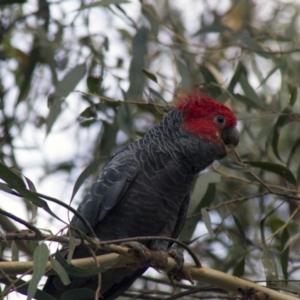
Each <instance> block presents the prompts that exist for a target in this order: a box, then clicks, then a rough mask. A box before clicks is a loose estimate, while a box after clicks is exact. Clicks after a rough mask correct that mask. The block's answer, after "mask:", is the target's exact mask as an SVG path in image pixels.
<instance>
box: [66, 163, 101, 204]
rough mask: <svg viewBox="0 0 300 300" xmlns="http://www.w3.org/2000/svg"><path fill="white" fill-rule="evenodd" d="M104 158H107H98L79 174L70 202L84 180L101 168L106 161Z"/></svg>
mask: <svg viewBox="0 0 300 300" xmlns="http://www.w3.org/2000/svg"><path fill="white" fill-rule="evenodd" d="M104 159H105V158H104V157H100V158H98V159H96V160H95V161H93V162H92V163H91V164H89V165H88V166H87V167H86V168H85V169H84V170H83V171H82V172H81V174H80V175H79V177H78V178H77V180H76V182H75V184H74V187H73V192H72V196H71V199H70V202H72V200H73V198H74V196H75V195H76V193H77V192H78V190H79V188H80V187H81V185H82V184H83V183H84V181H85V180H86V179H87V178H88V177H89V176H90V175H91V174H93V173H94V172H95V171H96V170H97V169H98V168H99V166H100V164H101V163H102V162H103V161H104Z"/></svg>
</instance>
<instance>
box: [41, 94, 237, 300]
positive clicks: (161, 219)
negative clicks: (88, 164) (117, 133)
mask: <svg viewBox="0 0 300 300" xmlns="http://www.w3.org/2000/svg"><path fill="white" fill-rule="evenodd" d="M238 143H239V132H238V129H237V118H236V116H235V114H234V113H233V112H232V111H231V110H230V109H229V108H228V107H226V106H225V105H223V104H222V103H219V102H217V101H215V100H213V99H212V98H211V97H209V96H207V95H206V94H203V93H202V92H201V91H199V90H190V91H187V92H183V93H181V94H179V95H178V96H177V103H176V105H175V107H174V108H173V109H172V110H170V111H169V113H168V114H166V116H165V117H164V118H163V120H162V121H161V122H160V123H158V124H157V125H155V126H154V127H153V128H152V129H150V130H149V131H148V132H147V133H146V134H145V135H144V136H143V137H142V138H140V139H138V140H136V141H134V142H132V143H131V144H129V145H128V146H125V147H124V148H122V149H121V150H119V151H118V152H117V153H115V154H114V155H113V156H112V157H110V158H109V159H108V161H107V162H106V163H105V165H104V167H103V168H102V170H101V171H100V173H99V175H98V177H97V179H96V181H95V182H94V183H93V184H92V185H91V187H90V189H89V191H88V192H87V194H86V195H85V196H84V198H83V200H82V202H81V203H80V204H79V207H78V212H80V213H81V214H82V215H83V216H84V217H85V219H86V220H87V221H88V222H89V224H90V226H91V227H92V229H93V230H94V232H95V234H96V236H97V237H98V238H99V239H100V240H102V241H108V240H115V239H122V238H130V237H138V236H162V237H171V238H174V239H177V238H178V236H179V234H180V232H181V230H182V228H183V225H184V221H185V218H186V214H187V208H188V205H189V200H190V194H191V187H192V184H193V181H194V179H195V177H196V175H198V174H199V173H200V172H201V171H203V170H204V169H206V168H207V167H208V166H209V165H210V164H212V163H213V162H214V161H215V160H220V159H222V158H224V157H225V156H226V155H227V153H228V152H229V150H230V149H232V148H235V147H236V146H237V145H238ZM71 222H72V226H74V227H76V228H78V229H79V230H80V231H82V232H83V233H85V234H88V230H87V228H86V226H85V225H84V224H83V223H82V222H81V220H80V219H79V218H78V217H77V216H76V215H75V216H74V217H73V219H72V221H71ZM141 243H142V244H143V245H144V246H146V247H148V248H149V249H150V250H153V251H164V252H166V251H168V249H169V248H170V247H171V245H172V244H171V243H170V242H169V241H164V240H152V241H151V240H148V241H142V242H141ZM87 256H90V252H89V251H88V249H87V247H86V246H83V245H79V246H77V248H76V249H75V251H74V254H73V258H81V257H87ZM147 268H148V266H142V267H140V268H138V269H137V270H132V269H126V268H119V269H113V270H109V271H106V272H104V273H102V275H101V291H100V293H101V296H100V298H99V299H102V300H113V299H116V298H117V297H119V296H120V295H122V294H123V293H124V292H125V291H126V290H127V289H128V288H129V287H130V286H131V285H132V284H133V282H134V281H135V279H136V278H138V277H139V276H141V275H142V274H143V273H144V272H145V271H146V270H147ZM97 286H98V277H97V276H92V277H89V278H76V277H72V278H71V284H70V285H69V286H64V285H63V284H62V283H61V281H60V279H59V277H58V276H57V275H56V276H55V275H51V276H49V277H48V280H47V282H46V284H45V287H44V291H45V292H46V293H49V294H50V295H52V296H54V297H55V298H57V299H59V298H60V297H61V295H62V294H63V293H64V292H66V291H68V290H72V289H78V288H88V289H90V290H93V291H95V290H96V289H97ZM87 299H88V297H87ZM91 299H92V298H91Z"/></svg>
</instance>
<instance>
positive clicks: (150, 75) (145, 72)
mask: <svg viewBox="0 0 300 300" xmlns="http://www.w3.org/2000/svg"><path fill="white" fill-rule="evenodd" d="M142 72H143V73H144V74H145V75H146V76H147V77H148V78H149V79H150V80H152V81H154V82H156V83H157V78H156V76H155V75H154V74H153V73H151V72H149V71H148V70H146V69H143V70H142Z"/></svg>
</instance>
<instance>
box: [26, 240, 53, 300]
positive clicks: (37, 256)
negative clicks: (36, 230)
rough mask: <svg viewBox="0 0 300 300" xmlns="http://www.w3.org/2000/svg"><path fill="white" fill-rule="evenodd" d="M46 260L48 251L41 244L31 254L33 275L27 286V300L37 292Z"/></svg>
mask: <svg viewBox="0 0 300 300" xmlns="http://www.w3.org/2000/svg"><path fill="white" fill-rule="evenodd" d="M48 258H49V249H48V247H47V246H46V245H45V244H44V243H42V244H40V245H39V246H38V247H37V248H36V249H35V250H34V253H33V273H32V278H31V280H30V282H29V285H28V294H27V296H28V297H27V300H30V299H32V298H33V297H34V295H35V293H36V291H37V286H38V284H39V282H40V280H41V278H42V276H43V275H44V273H45V270H46V266H47V262H48Z"/></svg>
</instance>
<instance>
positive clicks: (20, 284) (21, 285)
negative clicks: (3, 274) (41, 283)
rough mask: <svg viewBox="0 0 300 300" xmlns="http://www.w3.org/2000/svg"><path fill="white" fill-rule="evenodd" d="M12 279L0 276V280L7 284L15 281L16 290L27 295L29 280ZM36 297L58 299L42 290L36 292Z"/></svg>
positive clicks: (46, 299)
mask: <svg viewBox="0 0 300 300" xmlns="http://www.w3.org/2000/svg"><path fill="white" fill-rule="evenodd" d="M10 279H11V280H12V282H11V281H9V280H8V279H7V278H0V282H1V283H3V284H5V285H6V286H11V284H12V283H13V287H14V290H16V291H17V292H18V293H20V294H22V295H25V296H27V289H28V284H29V283H28V282H26V281H24V280H22V279H21V278H13V277H10ZM35 299H37V300H56V298H54V297H52V296H50V295H49V294H48V293H45V292H43V291H41V290H37V291H36V293H35Z"/></svg>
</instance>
